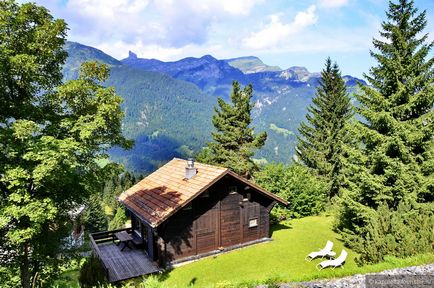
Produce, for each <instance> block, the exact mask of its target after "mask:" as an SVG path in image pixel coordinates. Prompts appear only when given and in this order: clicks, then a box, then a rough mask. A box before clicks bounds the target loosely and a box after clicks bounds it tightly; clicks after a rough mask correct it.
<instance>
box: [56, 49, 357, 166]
mask: <svg viewBox="0 0 434 288" xmlns="http://www.w3.org/2000/svg"><path fill="white" fill-rule="evenodd" d="M65 47H66V49H67V52H68V53H69V57H68V60H67V63H65V67H64V76H65V79H73V78H74V77H77V75H78V71H79V66H80V65H79V64H81V62H83V61H87V60H98V61H102V62H104V63H106V64H108V65H109V66H110V68H111V73H110V78H109V79H108V81H106V83H104V85H107V86H113V87H115V89H116V92H117V93H118V94H119V95H120V96H122V97H123V98H124V103H123V104H122V109H123V110H124V112H125V119H124V121H123V124H122V127H123V132H124V133H125V135H126V136H127V137H130V138H132V139H135V140H136V145H135V147H134V148H133V149H132V150H130V151H123V150H120V149H112V150H111V151H110V155H111V157H112V158H113V159H114V160H116V161H118V162H121V163H123V164H125V165H126V166H127V167H128V169H129V170H132V171H135V172H138V173H144V172H149V171H153V170H154V169H155V168H157V167H158V166H159V165H161V164H163V163H164V162H165V161H168V160H169V159H171V158H173V157H191V156H193V155H194V153H196V152H198V151H199V150H200V149H201V147H203V146H205V145H206V143H207V142H208V141H210V140H211V132H212V131H213V129H214V128H213V126H212V123H211V118H212V114H213V107H214V106H215V105H216V104H217V101H216V100H217V99H216V98H217V97H222V98H223V99H225V100H227V99H229V96H230V93H231V88H232V85H231V84H232V81H233V80H237V81H239V82H241V84H242V85H247V84H249V83H252V85H253V89H254V94H253V99H252V101H254V103H255V107H254V109H253V111H252V114H253V115H252V116H253V126H254V127H255V130H256V131H266V132H267V133H268V139H267V141H266V144H265V146H264V147H263V148H262V149H261V150H259V151H258V152H257V153H256V154H255V158H256V159H259V160H260V161H261V163H263V162H266V161H268V162H270V161H275V162H286V163H287V162H289V161H291V159H292V155H293V153H294V147H295V145H296V142H297V137H296V136H297V134H298V131H297V129H298V127H299V125H300V122H301V121H303V120H305V115H306V113H307V107H308V105H309V104H310V103H311V100H312V97H313V96H314V95H315V92H316V89H315V88H316V86H317V85H318V81H319V79H320V78H319V77H320V75H319V73H315V72H314V73H311V72H309V71H308V70H307V69H306V68H305V67H300V66H294V67H290V68H288V69H285V70H279V71H261V72H255V73H247V74H246V73H243V72H242V71H241V70H239V69H238V68H235V67H232V66H231V65H229V64H228V62H227V61H226V60H219V59H216V58H215V57H213V56H211V55H204V56H202V57H200V58H195V57H187V58H184V59H180V60H177V61H173V62H164V61H160V60H158V59H142V58H139V57H137V55H136V54H135V53H134V52H131V51H130V52H129V55H128V57H127V58H125V59H122V60H117V59H115V58H113V57H111V56H110V55H107V54H105V53H104V52H102V51H101V50H98V49H95V48H93V47H90V46H86V45H82V44H79V43H71V42H68V43H67V45H66V46H65ZM246 57H248V58H250V59H253V58H255V59H259V58H257V57H255V56H246ZM233 59H236V58H233ZM259 60H260V59H259ZM255 61H256V60H255ZM344 79H345V80H346V83H347V87H348V90H349V92H352V91H353V90H354V89H355V84H356V83H357V81H359V79H357V78H354V77H351V76H344Z"/></svg>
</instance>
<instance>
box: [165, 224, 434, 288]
mask: <svg viewBox="0 0 434 288" xmlns="http://www.w3.org/2000/svg"><path fill="white" fill-rule="evenodd" d="M332 222H333V217H332V216H313V217H306V218H302V219H296V220H291V221H290V222H288V223H286V224H285V223H284V224H280V225H275V226H273V227H272V238H273V241H271V242H268V243H261V244H256V245H253V246H250V247H246V248H243V249H240V250H236V251H231V252H229V253H226V254H221V255H218V256H216V257H212V258H206V259H202V260H199V261H197V262H194V263H190V264H186V265H183V266H181V267H178V268H175V269H173V270H172V271H170V272H168V273H166V274H164V275H163V277H162V279H163V281H164V283H165V284H167V285H168V286H169V287H179V288H180V287H187V286H188V285H189V284H194V287H213V286H215V284H217V283H221V284H223V283H225V282H231V283H234V284H236V283H243V282H250V283H251V282H254V281H258V282H265V281H267V279H272V280H273V281H277V282H284V281H285V282H290V281H306V280H312V279H316V278H335V277H342V276H345V275H351V274H357V273H368V272H377V271H382V270H385V269H390V268H395V267H405V266H411V265H419V264H424V263H432V262H434V254H428V255H419V256H417V257H413V258H407V259H397V258H392V257H389V258H387V259H386V261H385V262H383V263H379V264H375V265H367V266H363V267H358V266H357V265H356V263H355V261H354V259H355V257H357V254H356V253H354V252H353V251H351V250H350V249H348V248H345V249H346V250H347V251H348V258H347V261H346V263H345V265H344V269H341V268H339V269H335V270H331V269H325V270H323V271H317V270H316V269H315V265H316V264H317V263H319V262H320V261H322V260H321V259H316V260H313V261H312V262H307V261H305V260H304V257H305V256H306V255H307V254H309V253H310V252H312V251H316V250H319V248H322V247H324V245H325V243H326V241H327V240H331V241H333V242H334V247H333V250H334V251H335V252H336V253H337V254H338V255H339V254H340V252H341V250H342V248H344V247H343V244H342V243H341V242H340V241H339V235H338V234H336V233H334V232H333V231H332V229H331V227H332Z"/></svg>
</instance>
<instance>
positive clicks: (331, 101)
mask: <svg viewBox="0 0 434 288" xmlns="http://www.w3.org/2000/svg"><path fill="white" fill-rule="evenodd" d="M312 102H313V104H312V105H310V106H309V107H308V111H309V113H308V114H307V115H306V118H307V123H304V122H302V123H301V125H300V128H299V131H300V137H299V138H298V141H299V142H298V145H297V149H296V153H297V157H298V158H297V159H298V160H299V161H300V162H302V163H304V164H305V165H306V166H308V167H309V168H312V169H313V170H314V171H315V172H316V173H317V174H318V175H320V176H324V177H325V178H326V179H328V180H329V182H330V191H329V196H330V197H331V196H333V195H336V194H337V193H338V191H339V186H340V184H339V183H340V173H341V161H340V155H341V154H342V144H343V143H344V142H345V125H346V123H347V122H348V120H349V119H350V118H351V117H352V108H351V107H352V105H351V102H350V98H349V96H348V93H347V90H346V86H345V81H344V80H343V79H342V77H341V73H340V71H339V67H338V65H337V64H336V63H334V64H333V63H332V61H331V60H330V58H327V60H326V64H325V68H324V70H323V71H322V72H321V80H320V84H319V86H318V88H317V92H316V95H315V97H314V98H313V99H312Z"/></svg>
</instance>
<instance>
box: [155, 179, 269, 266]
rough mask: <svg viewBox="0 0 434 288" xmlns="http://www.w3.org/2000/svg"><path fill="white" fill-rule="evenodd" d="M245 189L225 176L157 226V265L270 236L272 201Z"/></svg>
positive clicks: (236, 181) (242, 185) (235, 180)
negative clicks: (158, 262) (158, 261)
mask: <svg viewBox="0 0 434 288" xmlns="http://www.w3.org/2000/svg"><path fill="white" fill-rule="evenodd" d="M245 188H246V185H244V184H242V183H240V182H239V181H238V180H237V179H235V178H233V177H232V176H228V177H225V178H223V179H221V180H220V181H219V182H217V183H216V184H214V185H213V186H212V187H210V188H209V189H208V191H207V192H204V193H203V194H202V195H200V196H198V197H197V198H196V199H194V200H193V201H192V203H191V204H190V205H188V206H186V207H184V208H183V209H181V210H180V211H178V212H176V213H175V214H174V215H173V216H172V217H170V218H169V219H168V220H167V221H165V222H164V223H163V224H162V225H160V226H159V227H158V230H157V231H158V232H157V233H158V235H159V237H161V238H159V240H157V243H156V245H157V246H158V259H159V260H160V262H161V263H160V264H163V265H165V264H166V263H167V262H171V261H173V260H179V259H182V258H186V257H190V256H195V255H198V254H202V253H206V252H210V251H213V250H217V249H219V248H227V247H231V246H234V245H238V244H242V243H245V242H249V241H253V240H257V239H261V238H264V237H269V210H268V209H270V208H271V206H272V205H273V200H271V199H269V198H268V197H265V196H264V195H263V194H260V193H259V192H256V191H254V190H252V189H247V190H246V189H245ZM251 221H253V222H251Z"/></svg>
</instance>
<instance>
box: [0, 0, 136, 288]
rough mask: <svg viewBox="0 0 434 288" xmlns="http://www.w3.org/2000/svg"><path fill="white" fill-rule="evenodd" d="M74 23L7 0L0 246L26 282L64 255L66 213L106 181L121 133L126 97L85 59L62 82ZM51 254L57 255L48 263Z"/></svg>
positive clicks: (1, 24) (2, 24) (0, 113)
mask: <svg viewBox="0 0 434 288" xmlns="http://www.w3.org/2000/svg"><path fill="white" fill-rule="evenodd" d="M66 29H67V28H66V24H65V23H64V22H63V21H62V20H55V19H53V17H52V16H51V15H50V14H49V12H48V11H47V10H46V9H45V8H43V7H40V6H37V5H35V4H32V3H26V4H22V5H20V4H17V3H15V2H14V1H10V0H6V1H1V2H0V43H1V44H0V105H1V107H0V231H1V233H2V234H3V235H2V236H1V237H0V238H2V239H5V240H6V241H5V242H4V243H3V241H2V243H0V246H2V248H4V249H7V250H8V251H9V252H8V253H9V254H8V255H10V256H11V258H12V259H9V260H11V261H10V262H9V263H8V265H10V267H19V271H20V277H21V285H22V286H23V287H30V282H31V277H32V276H33V275H35V274H36V272H39V273H40V272H41V271H42V270H43V268H44V267H45V265H46V264H47V263H49V262H50V261H51V260H52V259H56V256H57V252H58V251H59V247H60V242H61V237H62V235H63V233H64V232H66V231H65V230H64V228H65V223H66V222H67V220H68V212H69V211H71V210H72V209H74V208H76V207H77V206H78V205H80V204H82V203H83V202H84V201H85V200H86V199H87V197H88V196H89V195H90V194H92V193H93V192H95V189H97V188H99V187H96V186H95V184H96V183H101V176H102V175H103V173H104V171H105V169H109V168H110V165H108V166H106V167H105V169H102V168H101V167H100V166H98V165H97V163H96V160H98V159H101V158H106V157H107V155H106V153H105V152H106V150H107V149H108V148H109V147H111V146H112V145H120V146H123V147H128V146H129V144H130V143H129V142H128V141H127V140H126V139H124V137H123V136H122V135H121V119H122V117H123V113H122V111H121V109H120V103H121V101H122V100H121V98H120V97H119V96H118V95H116V93H115V91H114V89H113V88H105V87H103V86H102V85H101V83H102V82H104V81H105V80H106V79H107V77H108V73H109V70H108V68H107V67H106V66H104V65H99V64H97V63H86V64H84V65H83V66H82V68H81V71H80V77H79V78H78V79H77V80H73V81H69V82H67V83H65V84H61V80H62V64H63V63H64V61H65V58H66V56H67V55H66V53H65V52H64V50H63V45H64V44H65V37H66ZM50 259H51V260H50Z"/></svg>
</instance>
